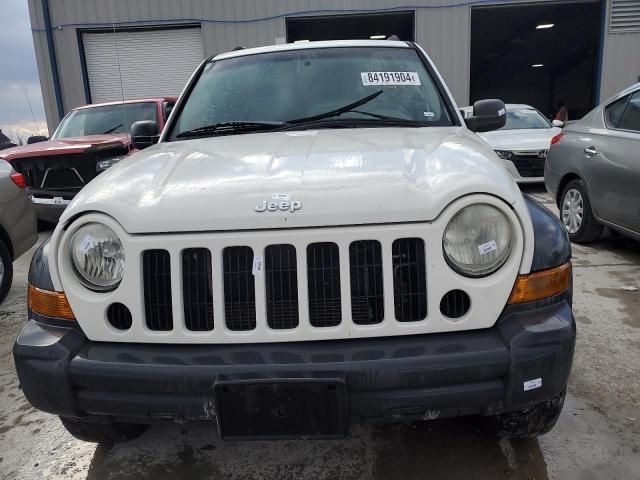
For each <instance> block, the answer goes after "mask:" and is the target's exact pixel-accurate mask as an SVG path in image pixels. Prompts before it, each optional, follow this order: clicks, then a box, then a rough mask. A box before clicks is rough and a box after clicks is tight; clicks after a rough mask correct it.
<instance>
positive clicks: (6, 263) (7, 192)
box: [0, 160, 38, 303]
mask: <svg viewBox="0 0 640 480" xmlns="http://www.w3.org/2000/svg"><path fill="white" fill-rule="evenodd" d="M24 187H25V181H24V178H23V177H22V175H21V174H19V173H16V171H15V170H14V169H13V168H12V167H11V165H10V164H9V163H8V162H5V161H4V160H0V303H2V301H3V300H4V298H5V297H6V296H7V293H9V288H11V280H12V278H13V261H14V260H15V259H16V258H18V257H19V256H20V255H22V254H23V253H24V252H26V251H27V250H29V248H31V247H32V246H33V244H35V243H36V241H37V240H38V231H37V226H36V214H35V210H34V209H33V206H32V205H31V200H29V197H28V196H27V195H26V193H25V192H24Z"/></svg>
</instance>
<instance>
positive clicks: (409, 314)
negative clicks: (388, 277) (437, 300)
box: [391, 238, 427, 322]
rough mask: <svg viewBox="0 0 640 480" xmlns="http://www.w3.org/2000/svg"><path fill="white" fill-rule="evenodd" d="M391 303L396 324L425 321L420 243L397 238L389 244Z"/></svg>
mask: <svg viewBox="0 0 640 480" xmlns="http://www.w3.org/2000/svg"><path fill="white" fill-rule="evenodd" d="M391 252H392V258H393V301H394V307H395V308H394V310H395V316H396V320H398V321H400V322H417V321H420V320H424V319H425V318H426V317H427V282H426V270H425V255H424V240H422V239H421V238H400V239H398V240H395V241H394V242H393V245H392V248H391Z"/></svg>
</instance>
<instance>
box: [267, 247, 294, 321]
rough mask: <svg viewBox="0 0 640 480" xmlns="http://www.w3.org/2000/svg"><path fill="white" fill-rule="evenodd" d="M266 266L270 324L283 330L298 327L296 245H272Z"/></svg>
mask: <svg viewBox="0 0 640 480" xmlns="http://www.w3.org/2000/svg"><path fill="white" fill-rule="evenodd" d="M264 253H265V258H264V268H265V280H266V296H267V324H268V325H269V327H270V328H273V329H275V330H281V329H286V328H295V327H297V326H298V267H297V265H296V249H295V247H294V246H293V245H269V246H268V247H267V248H266V249H265V252H264Z"/></svg>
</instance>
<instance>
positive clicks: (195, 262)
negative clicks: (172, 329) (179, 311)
mask: <svg viewBox="0 0 640 480" xmlns="http://www.w3.org/2000/svg"><path fill="white" fill-rule="evenodd" d="M182 291H183V299H182V301H183V306H184V323H185V326H186V327H187V329H188V330H193V331H208V330H213V287H212V283H211V252H210V251H209V250H207V249H206V248H188V249H186V250H183V251H182Z"/></svg>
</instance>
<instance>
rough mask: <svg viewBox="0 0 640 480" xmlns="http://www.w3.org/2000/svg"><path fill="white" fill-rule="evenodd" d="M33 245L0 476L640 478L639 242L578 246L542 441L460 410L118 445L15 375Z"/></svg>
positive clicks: (7, 369) (20, 269) (0, 402)
mask: <svg viewBox="0 0 640 480" xmlns="http://www.w3.org/2000/svg"><path fill="white" fill-rule="evenodd" d="M528 190H529V191H530V193H532V194H533V195H534V196H535V197H536V198H537V199H538V200H541V201H543V202H545V203H547V204H548V206H550V207H551V205H550V204H549V203H550V202H549V199H548V197H547V196H546V194H545V193H544V192H542V191H541V190H539V189H538V190H532V189H528ZM46 235H47V234H46V233H45V234H41V239H43V238H45V236H46ZM31 254H32V252H30V253H29V254H27V255H25V256H23V257H22V258H21V259H19V260H18V261H17V262H16V264H15V269H16V272H15V279H14V285H13V288H12V290H11V292H10V294H9V297H8V298H7V300H5V302H4V303H3V304H2V305H0V478H1V479H18V478H19V479H32V478H33V479H36V478H52V479H154V480H163V479H169V478H185V479H186V478H188V479H216V480H217V479H257V478H260V479H289V478H291V479H307V478H308V479H316V478H326V479H369V478H375V479H391V478H393V479H395V478H399V479H400V478H401V479H440V478H442V479H503V478H504V479H506V478H508V479H536V480H542V479H547V478H548V479H562V480H572V479H586V480H592V479H608V480H614V479H618V480H628V479H640V380H639V377H640V308H639V307H640V291H638V290H637V289H638V288H640V244H639V243H638V242H634V241H630V240H626V239H624V238H621V237H618V236H612V235H607V236H605V238H604V239H603V240H601V241H599V242H596V243H594V244H592V245H590V246H588V247H583V246H577V245H574V288H575V297H574V307H575V308H574V310H575V315H576V320H577V325H578V340H577V345H576V356H575V360H574V367H573V372H572V375H571V378H570V383H569V389H568V390H569V394H568V397H567V401H566V403H565V408H564V411H563V414H562V416H561V417H560V420H559V421H558V424H557V425H556V427H555V428H554V429H553V430H552V431H551V432H550V433H549V434H547V435H544V436H542V437H540V438H539V439H537V440H506V439H502V440H499V439H496V438H493V437H491V436H488V435H487V434H485V433H484V432H483V431H482V430H481V428H480V425H479V422H478V420H477V419H474V418H458V419H452V420H434V421H430V422H422V423H415V424H410V425H394V426H360V427H357V428H355V429H354V430H352V432H351V435H350V436H349V438H347V439H344V440H322V441H273V442H222V441H220V440H219V438H218V436H217V433H216V430H215V427H214V426H213V425H211V424H199V425H177V424H164V425H156V426H153V427H151V428H150V429H149V430H148V431H147V432H146V433H145V434H144V435H143V436H142V437H140V438H138V439H136V440H134V441H131V442H127V443H124V444H119V445H117V446H115V447H112V448H109V447H104V446H96V445H94V444H89V443H83V442H81V441H78V440H75V439H74V438H73V437H71V436H70V435H69V434H68V433H66V431H65V430H64V428H63V427H62V425H61V424H60V422H59V420H58V419H57V418H56V417H53V416H51V415H47V414H44V413H41V412H38V411H35V410H33V409H32V408H31V407H30V406H29V404H28V403H27V402H26V400H25V399H24V397H23V396H22V393H21V392H20V389H19V386H18V382H17V379H16V376H15V370H14V366H13V358H12V355H11V348H12V344H13V341H14V339H15V337H16V336H17V334H18V333H19V331H20V328H21V327H22V325H23V323H24V319H25V302H26V287H25V286H26V275H27V270H28V264H29V259H30V257H31ZM625 287H627V288H625ZM629 287H636V290H634V289H633V288H629Z"/></svg>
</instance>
